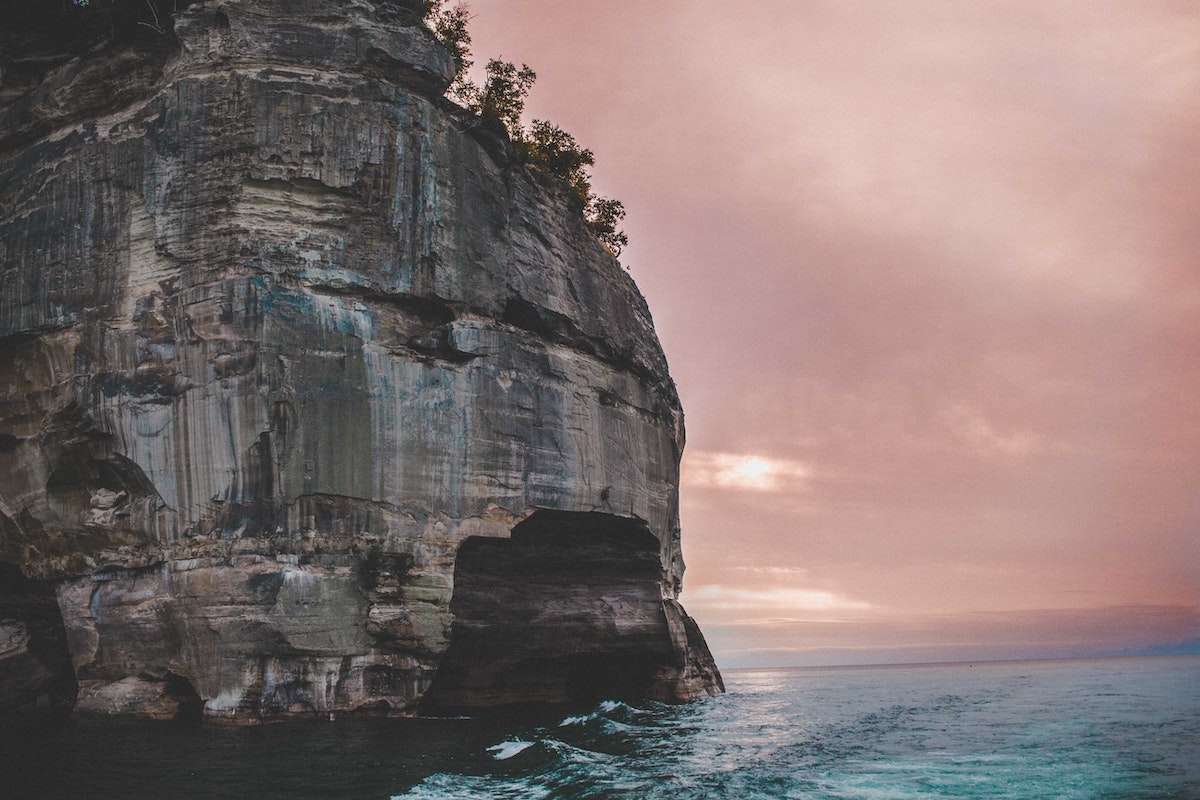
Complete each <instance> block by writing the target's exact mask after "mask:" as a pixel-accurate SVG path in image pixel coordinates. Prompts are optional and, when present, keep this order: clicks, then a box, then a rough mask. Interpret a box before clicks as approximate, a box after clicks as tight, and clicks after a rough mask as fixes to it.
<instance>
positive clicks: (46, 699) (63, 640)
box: [0, 520, 78, 715]
mask: <svg viewBox="0 0 1200 800" xmlns="http://www.w3.org/2000/svg"><path fill="white" fill-rule="evenodd" d="M2 524H3V521H2V520H0V526H2ZM77 688H78V687H77V684H76V682H75V670H74V667H73V666H72V664H71V653H70V651H69V650H68V649H67V631H66V627H65V626H64V625H63V618H62V612H61V611H60V610H59V607H58V600H57V598H56V597H55V594H54V586H53V584H52V583H51V582H49V581H39V580H32V579H30V578H27V577H25V575H23V574H22V573H21V570H19V569H18V568H17V567H16V566H15V565H13V564H9V563H7V562H4V561H0V712H2V713H9V712H35V713H40V714H51V715H59V714H66V713H68V712H70V710H71V709H72V708H73V707H74V705H75V693H76V689H77Z"/></svg>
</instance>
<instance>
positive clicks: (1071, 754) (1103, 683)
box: [0, 656, 1200, 800]
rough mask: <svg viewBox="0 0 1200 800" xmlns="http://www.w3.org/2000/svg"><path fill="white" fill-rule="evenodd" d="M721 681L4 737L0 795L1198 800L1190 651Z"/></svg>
mask: <svg viewBox="0 0 1200 800" xmlns="http://www.w3.org/2000/svg"><path fill="white" fill-rule="evenodd" d="M725 677H726V682H727V684H728V686H729V690H730V691H729V694H727V695H725V696H723V697H720V698H717V699H715V700H713V701H710V702H705V703H699V704H694V705H691V706H684V707H671V706H661V705H657V704H647V705H646V706H644V707H631V706H628V705H625V704H622V703H615V702H607V703H602V704H601V705H600V706H598V707H596V708H593V709H581V710H579V711H578V712H577V713H570V714H568V713H565V712H558V713H555V714H549V715H548V714H541V715H532V716H524V717H521V718H514V717H512V716H509V717H505V718H501V719H490V720H466V719H459V720H393V721H387V720H378V721H357V722H345V723H335V724H325V723H320V724H312V725H291V726H277V727H263V728H256V729H213V728H180V727H174V726H161V725H159V726H155V725H149V724H145V723H138V724H135V723H128V722H125V723H119V724H113V723H111V722H109V723H104V722H94V721H80V722H76V723H73V724H72V725H70V726H68V727H67V728H57V729H45V730H37V731H33V732H30V731H29V730H28V729H24V730H23V731H22V732H21V735H19V736H14V735H13V731H11V730H9V731H8V732H7V735H6V736H5V739H4V740H3V741H0V744H2V745H4V746H3V749H2V750H0V752H2V753H3V755H2V756H0V759H2V760H4V761H8V762H9V763H8V764H2V761H0V765H2V766H3V769H2V771H0V775H3V776H5V778H6V780H4V779H0V780H4V783H2V784H0V797H12V798H17V797H73V798H74V797H89V798H104V797H113V798H117V797H120V798H218V797H219V798H234V797H256V798H257V797H276V796H278V797H287V798H379V799H380V800H383V799H385V798H400V799H408V798H416V799H425V800H428V799H430V798H438V799H439V800H440V799H441V798H455V799H458V798H461V799H463V800H471V798H529V799H530V800H532V799H533V798H697V799H699V798H705V799H706V800H718V799H719V798H737V799H738V800H741V799H742V798H746V799H747V800H749V799H752V798H805V799H807V798H814V799H816V798H855V799H861V800H875V799H876V798H879V799H880V800H882V799H884V798H889V799H895V800H907V799H908V798H941V797H947V798H1013V799H1014V800H1016V799H1018V798H1019V799H1020V800H1034V799H1035V798H1055V799H1056V800H1059V799H1063V800H1066V799H1071V798H1111V799H1112V800H1117V799H1118V798H1120V799H1121V800H1133V799H1134V798H1144V799H1146V800H1149V799H1150V798H1156V799H1159V798H1176V799H1178V800H1200V657H1196V656H1174V657H1161V658H1123V659H1094V660H1079V661H1041V662H996V663H986V664H974V665H969V664H945V665H922V666H895V667H848V668H822V669H787V670H749V671H734V672H729V673H727V674H726V676H725Z"/></svg>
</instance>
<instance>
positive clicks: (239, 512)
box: [0, 0, 721, 722]
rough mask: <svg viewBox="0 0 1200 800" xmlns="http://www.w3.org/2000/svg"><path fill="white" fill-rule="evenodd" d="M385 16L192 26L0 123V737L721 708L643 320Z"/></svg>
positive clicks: (563, 213) (538, 187) (1, 112)
mask: <svg viewBox="0 0 1200 800" xmlns="http://www.w3.org/2000/svg"><path fill="white" fill-rule="evenodd" d="M404 5H405V4H403V3H400V4H397V3H386V4H384V3H380V4H378V7H377V6H376V5H375V4H373V3H369V2H365V0H355V1H354V2H349V3H340V2H339V3H334V2H332V1H331V0H303V1H297V0H291V1H289V2H283V0H223V2H208V3H201V4H197V5H191V6H189V7H187V8H185V9H184V10H182V11H180V12H179V14H178V15H177V17H176V20H175V35H176V36H177V37H178V41H177V42H175V43H173V45H172V46H171V47H159V48H157V49H154V50H152V51H146V52H142V51H135V50H129V49H125V50H121V49H109V50H106V51H104V50H102V51H97V52H94V53H91V54H89V55H87V56H85V57H81V58H75V59H73V60H70V61H67V62H66V63H63V64H61V65H60V66H57V67H55V68H54V69H51V70H50V71H48V72H46V73H45V74H44V75H41V76H38V80H36V81H32V82H31V84H30V87H29V88H26V89H22V90H21V91H19V92H17V91H5V92H0V710H3V709H11V708H31V707H46V708H60V707H63V706H64V705H65V706H67V707H69V706H70V705H71V703H74V704H75V707H76V709H77V710H79V711H94V712H101V713H130V714H140V715H144V716H150V717H173V716H178V715H182V714H187V713H195V712H200V713H203V715H205V716H206V717H207V718H210V719H215V720H227V721H234V722H253V721H260V720H266V719H284V718H289V717H294V716H312V715H333V714H338V713H344V712H356V711H358V712H370V713H386V714H411V713H416V711H417V710H418V709H419V708H420V707H421V706H422V703H424V705H425V707H430V708H449V707H454V708H464V707H465V708H478V707H486V706H496V705H506V704H509V703H516V702H528V701H549V702H570V701H586V700H591V699H596V698H600V697H609V696H613V697H651V698H657V699H662V700H668V701H684V700H689V699H692V698H696V697H700V696H704V695H706V694H713V693H715V692H717V691H719V690H720V688H721V681H720V676H719V674H718V673H717V671H716V667H715V666H714V664H713V663H712V659H711V656H709V654H708V650H707V647H706V646H705V645H704V641H703V637H702V636H701V635H700V633H699V630H698V629H697V628H696V626H695V624H694V623H693V622H692V621H691V620H690V619H689V618H688V617H687V616H686V615H685V614H684V613H683V611H682V609H681V608H680V606H679V605H678V603H677V602H676V597H677V594H678V592H679V589H680V581H681V577H682V572H683V563H682V560H681V558H680V551H679V525H678V465H679V457H680V450H681V447H682V445H683V418H682V412H681V411H680V407H679V402H678V399H677V396H676V393H675V389H674V385H673V383H672V382H671V379H670V377H669V375H668V372H667V365H666V362H665V360H664V358H663V354H662V351H661V349H660V347H659V345H658V341H657V338H656V337H655V335H654V331H653V328H652V325H651V320H650V315H649V312H648V310H647V308H646V305H645V303H644V301H643V300H642V298H641V296H640V294H639V293H638V291H637V289H636V287H635V286H634V284H633V282H632V281H631V280H630V278H629V277H628V276H627V275H626V274H625V272H624V271H623V270H621V268H620V266H619V265H618V264H617V263H616V261H615V259H613V258H612V257H611V255H609V254H608V253H607V252H606V251H605V250H604V249H603V247H602V246H601V245H600V244H598V243H597V242H596V241H595V239H594V238H593V237H592V236H591V235H590V234H589V232H588V231H587V229H586V228H585V226H584V225H583V224H582V221H581V219H580V218H579V213H578V211H577V210H575V209H573V208H572V207H571V204H570V200H569V198H568V196H567V195H566V194H565V193H563V192H562V191H560V190H559V189H557V188H555V187H554V186H551V185H546V184H545V183H544V182H542V181H541V180H539V178H538V177H537V176H535V175H533V174H532V173H530V172H528V171H527V170H525V169H524V168H523V167H520V166H519V165H515V164H510V163H507V162H506V160H505V158H504V148H503V142H502V141H500V142H499V146H497V140H495V139H494V138H488V137H485V136H483V135H480V134H476V133H474V132H472V131H471V130H470V127H471V123H470V121H469V120H467V119H466V118H465V117H464V115H463V114H461V113H459V112H458V111H457V110H456V109H455V107H454V106H452V105H451V104H449V103H448V102H447V101H445V100H444V99H441V95H442V92H443V91H444V89H445V87H446V85H447V83H448V81H449V78H450V74H451V68H452V65H451V61H450V59H449V57H448V55H447V53H446V52H445V51H444V50H443V49H442V48H441V46H440V45H439V44H438V43H437V42H436V41H435V40H434V39H433V38H432V36H431V35H429V34H428V32H427V31H426V30H425V29H424V28H423V27H421V26H419V25H418V24H416V22H415V20H414V18H413V15H412V14H411V13H404V12H405V9H404V8H403V6H404ZM481 141H483V142H484V143H485V144H488V145H489V146H488V147H486V148H485V147H484V146H482V145H481V143H480V142H481ZM431 687H432V688H431Z"/></svg>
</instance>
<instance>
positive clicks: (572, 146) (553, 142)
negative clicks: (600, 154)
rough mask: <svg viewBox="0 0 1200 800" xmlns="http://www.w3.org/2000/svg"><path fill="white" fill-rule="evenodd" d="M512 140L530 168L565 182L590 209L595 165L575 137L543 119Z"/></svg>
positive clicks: (588, 153) (594, 160)
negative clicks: (590, 172)
mask: <svg viewBox="0 0 1200 800" xmlns="http://www.w3.org/2000/svg"><path fill="white" fill-rule="evenodd" d="M513 138H514V140H515V141H516V142H517V143H518V144H519V145H520V146H521V148H522V150H523V151H524V155H525V160H526V162H527V163H528V164H529V165H530V166H532V167H534V168H535V169H538V170H541V171H542V172H543V173H545V174H547V175H552V176H554V177H555V178H558V179H560V180H562V181H563V182H565V183H566V184H567V185H568V186H570V187H571V189H572V190H574V192H575V194H576V196H578V197H579V202H580V203H581V204H582V205H583V206H584V207H585V208H586V207H587V203H588V198H590V197H591V196H592V183H591V178H590V176H589V175H588V173H587V168H588V167H590V166H592V165H593V164H595V163H596V158H595V156H593V155H592V151H591V150H588V149H586V148H584V147H580V146H579V143H578V142H577V141H575V137H574V136H572V135H571V134H569V133H567V132H566V131H564V130H563V129H562V128H560V127H558V126H557V125H555V124H553V123H550V122H546V121H545V120H542V119H535V120H534V121H533V124H532V125H530V126H529V130H527V131H522V130H518V131H517V132H516V135H515V136H514V137H513Z"/></svg>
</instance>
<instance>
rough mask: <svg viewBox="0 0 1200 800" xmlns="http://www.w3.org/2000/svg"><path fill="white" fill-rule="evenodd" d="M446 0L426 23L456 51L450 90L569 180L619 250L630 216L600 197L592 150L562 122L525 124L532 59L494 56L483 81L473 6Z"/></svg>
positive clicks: (602, 235) (529, 160) (433, 4)
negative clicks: (474, 45)
mask: <svg viewBox="0 0 1200 800" xmlns="http://www.w3.org/2000/svg"><path fill="white" fill-rule="evenodd" d="M444 3H445V0H428V2H427V3H426V6H425V14H426V23H427V24H428V25H429V27H430V30H432V31H433V33H434V35H435V36H437V37H438V39H439V40H441V42H442V44H443V45H445V47H446V49H447V50H449V51H450V54H451V55H452V56H453V57H454V65H455V74H454V81H453V83H451V85H450V90H449V94H450V96H451V97H452V98H454V99H455V100H457V101H458V102H460V103H461V104H462V105H463V106H465V107H466V108H467V110H468V111H470V112H471V113H473V114H475V115H476V116H478V117H480V118H490V119H493V120H497V121H499V122H500V123H501V124H503V126H504V129H505V130H506V131H507V132H508V135H509V138H510V139H511V140H512V143H513V145H514V148H513V150H514V152H515V154H516V155H517V156H518V157H519V158H521V159H522V160H523V161H524V162H525V163H526V164H528V165H529V166H530V167H532V168H533V169H535V170H537V171H538V172H540V173H542V174H543V175H547V176H549V177H551V178H552V179H554V180H557V181H559V182H561V183H563V184H565V185H566V186H567V187H568V188H569V189H570V190H571V192H572V194H573V195H574V196H575V197H576V198H577V199H578V201H579V207H580V210H581V212H582V214H583V217H584V220H585V221H586V222H587V225H588V228H590V229H591V231H592V233H594V234H595V235H596V238H597V239H599V240H600V242H601V244H603V245H604V246H605V247H606V248H608V250H609V251H610V252H612V254H613V255H618V256H619V255H620V254H621V250H622V249H623V248H624V247H625V246H626V245H627V244H628V243H629V237H628V236H626V235H625V233H624V232H623V231H621V230H620V229H619V228H618V227H617V226H618V225H619V224H620V222H621V220H622V219H624V218H625V207H624V206H623V205H622V204H621V201H620V200H613V199H610V198H603V197H599V196H597V195H596V194H595V192H593V191H592V180H591V175H590V174H589V172H588V168H589V167H592V166H594V165H595V163H596V159H595V156H594V155H593V154H592V151H591V150H588V149H587V148H585V147H582V146H580V144H579V142H577V141H576V140H575V137H574V136H572V135H571V134H569V133H567V132H566V131H564V130H563V129H562V128H560V127H559V126H557V125H555V124H553V123H551V122H547V121H545V120H541V119H535V120H534V121H533V122H532V123H531V124H530V125H529V127H528V129H526V128H525V127H524V126H523V125H522V124H521V115H522V114H523V113H524V111H525V98H526V97H528V96H529V90H530V89H531V88H532V87H533V83H534V81H535V80H537V74H536V73H535V72H534V71H533V70H532V69H530V68H529V67H528V66H527V65H525V64H522V65H521V67H520V68H519V69H518V68H517V66H516V65H515V64H513V63H512V62H511V61H501V60H500V59H497V58H493V59H491V60H490V61H488V63H487V67H486V68H485V77H484V83H483V86H479V85H477V84H475V83H474V82H472V81H471V79H470V78H469V77H468V76H467V72H468V70H469V69H470V68H471V66H472V64H473V63H474V62H472V60H471V34H470V32H469V31H468V30H467V22H468V21H469V20H470V12H469V9H468V7H467V6H466V5H464V4H461V3H460V4H458V5H455V6H453V7H451V8H446V7H445V5H444Z"/></svg>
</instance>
